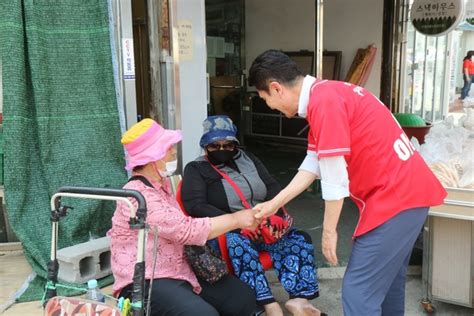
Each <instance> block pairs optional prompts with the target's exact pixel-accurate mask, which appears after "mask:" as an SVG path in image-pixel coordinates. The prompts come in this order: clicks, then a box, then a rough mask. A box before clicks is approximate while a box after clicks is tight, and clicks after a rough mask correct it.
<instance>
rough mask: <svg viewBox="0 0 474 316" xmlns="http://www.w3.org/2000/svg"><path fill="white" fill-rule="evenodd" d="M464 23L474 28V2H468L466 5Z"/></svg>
mask: <svg viewBox="0 0 474 316" xmlns="http://www.w3.org/2000/svg"><path fill="white" fill-rule="evenodd" d="M466 22H467V23H468V24H469V25H472V26H474V0H468V1H467V4H466Z"/></svg>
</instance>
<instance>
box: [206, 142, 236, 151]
mask: <svg viewBox="0 0 474 316" xmlns="http://www.w3.org/2000/svg"><path fill="white" fill-rule="evenodd" d="M206 148H207V149H208V150H210V151H214V150H220V149H224V150H229V151H230V150H234V149H235V143H225V144H218V143H212V144H209V145H207V146H206Z"/></svg>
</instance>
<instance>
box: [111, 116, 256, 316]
mask: <svg viewBox="0 0 474 316" xmlns="http://www.w3.org/2000/svg"><path fill="white" fill-rule="evenodd" d="M181 139H182V136H181V131H178V130H176V131H175V130H166V129H164V128H163V127H161V126H160V125H159V124H157V123H156V122H155V121H153V120H151V119H145V120H142V121H141V122H139V123H137V124H135V125H134V126H132V127H131V128H130V129H129V130H128V131H127V132H126V133H125V134H124V135H123V137H122V144H124V146H125V149H126V151H127V166H126V169H127V170H132V171H133V176H134V178H132V179H131V180H130V181H129V182H128V183H127V184H126V185H125V186H124V188H126V189H133V190H137V191H140V192H141V193H142V194H143V196H144V197H145V200H146V203H147V208H148V213H147V224H148V225H149V227H150V230H149V233H148V239H147V244H146V255H145V277H146V280H147V282H146V284H147V286H146V287H147V288H148V284H149V280H150V279H153V283H152V287H153V288H152V297H151V315H211V316H212V315H236V316H237V315H250V314H251V313H252V312H253V311H254V310H255V307H256V304H255V296H254V294H253V291H252V290H251V289H250V287H248V286H247V285H246V284H245V283H243V282H242V281H240V280H239V279H237V278H236V277H234V276H231V275H225V276H224V277H223V278H221V279H220V280H219V281H217V282H216V283H214V284H212V285H211V284H209V283H207V282H206V281H204V280H198V279H197V277H196V275H195V274H194V273H193V271H192V269H191V267H190V265H189V264H188V262H187V261H186V258H185V256H184V245H204V244H205V243H206V241H207V240H209V239H213V238H215V237H217V236H218V235H221V234H223V233H226V232H228V231H231V230H234V229H238V228H250V229H254V228H256V226H257V223H256V221H255V217H254V211H253V210H242V211H239V212H237V213H233V214H227V215H222V216H218V217H213V218H191V217H187V216H185V215H184V214H183V212H182V211H181V210H180V209H179V206H178V204H177V202H176V200H175V198H174V196H173V195H172V193H171V191H170V187H169V181H168V180H167V177H168V176H170V175H171V174H172V173H173V172H174V171H175V170H176V165H177V160H176V148H175V145H176V144H177V143H178V142H179V141H181ZM137 176H138V177H137ZM140 178H141V179H140ZM143 179H145V180H143ZM150 185H151V186H150ZM131 202H132V203H136V202H135V201H134V200H132V199H131ZM135 205H136V204H135ZM129 215H130V214H129V209H128V207H126V206H125V205H124V203H118V204H117V209H116V210H115V213H114V216H113V218H112V229H110V231H109V232H108V235H109V236H110V237H111V239H112V242H111V253H112V260H111V262H112V272H113V275H114V278H115V283H114V286H113V289H114V294H115V295H118V296H122V297H130V296H131V290H132V286H131V285H132V276H133V268H134V264H135V262H136V252H137V250H136V243H137V231H136V230H131V229H130V228H129ZM155 230H156V231H157V232H158V242H157V248H158V249H157V259H156V268H155V271H153V262H152V259H153V255H152V254H153V232H154V231H155ZM146 292H148V291H146Z"/></svg>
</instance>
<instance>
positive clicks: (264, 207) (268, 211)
mask: <svg viewBox="0 0 474 316" xmlns="http://www.w3.org/2000/svg"><path fill="white" fill-rule="evenodd" d="M279 208H280V206H279V205H275V203H274V202H273V200H270V201H266V202H262V203H258V204H257V205H255V206H254V207H253V209H254V210H256V211H257V213H256V214H255V218H257V219H262V218H265V217H268V216H270V215H273V214H275V213H276V212H277V211H278V209H279Z"/></svg>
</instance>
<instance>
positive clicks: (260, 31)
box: [245, 0, 383, 96]
mask: <svg viewBox="0 0 474 316" xmlns="http://www.w3.org/2000/svg"><path fill="white" fill-rule="evenodd" d="M314 3H315V1H314V0H291V1H287V0H246V2H245V17H246V18H245V21H246V33H245V45H246V68H247V69H248V68H249V67H250V65H251V64H252V61H253V60H254V58H255V57H256V56H257V55H258V54H260V53H262V52H263V51H265V50H267V49H270V48H275V49H282V50H286V51H294V50H301V49H307V50H314V19H315V18H314V16H315V4H314ZM382 23H383V1H381V0H330V1H325V2H324V38H323V41H324V43H323V45H324V49H327V50H340V51H342V65H341V78H342V79H344V78H345V76H346V74H347V71H348V70H349V67H350V65H351V63H352V60H353V58H354V56H355V54H356V52H357V49H358V48H365V47H367V46H368V45H369V44H372V43H374V44H375V46H376V47H377V49H378V50H377V55H376V58H375V63H374V66H373V68H372V72H371V74H370V77H369V79H368V82H367V84H366V85H365V87H366V88H367V89H369V90H370V91H372V92H373V93H374V94H375V95H377V96H378V95H379V93H380V73H381V50H382V27H383V25H382Z"/></svg>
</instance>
